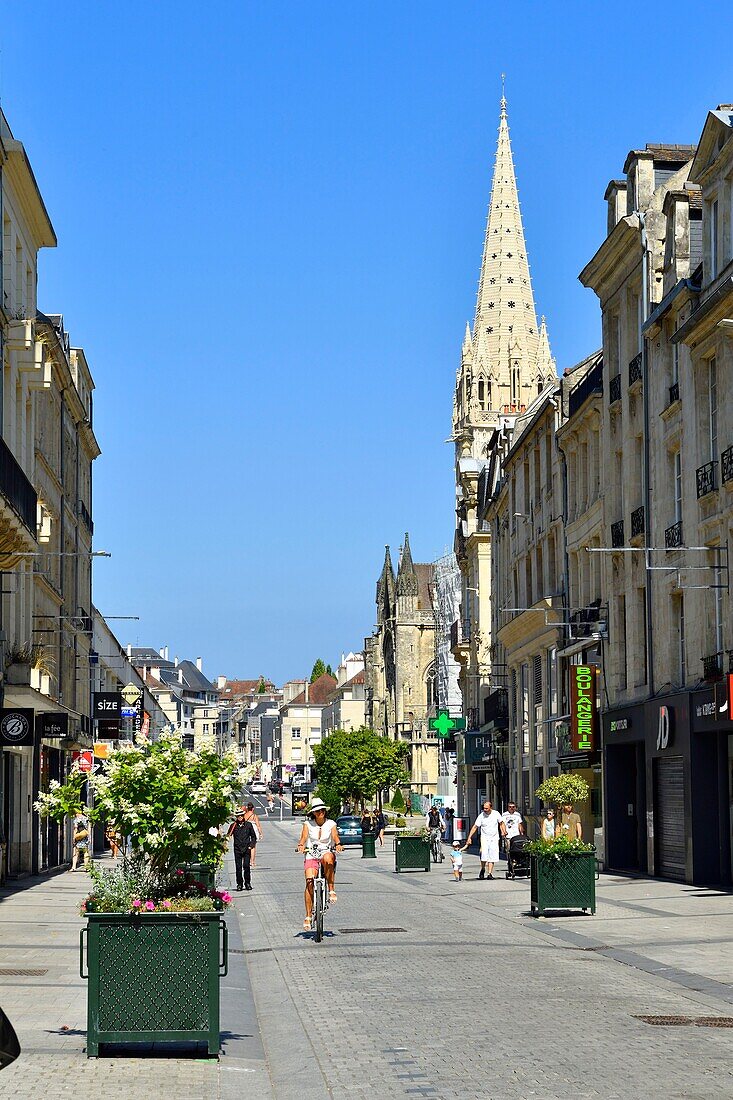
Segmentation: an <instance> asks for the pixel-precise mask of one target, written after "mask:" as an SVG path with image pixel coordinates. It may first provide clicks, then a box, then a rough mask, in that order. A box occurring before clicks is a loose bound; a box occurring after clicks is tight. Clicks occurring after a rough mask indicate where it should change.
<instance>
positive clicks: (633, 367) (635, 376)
mask: <svg viewBox="0 0 733 1100" xmlns="http://www.w3.org/2000/svg"><path fill="white" fill-rule="evenodd" d="M635 382H641V352H639V354H638V355H635V356H634V358H633V359H632V360H631V362H630V363H629V385H630V386H633V385H634V383H635Z"/></svg>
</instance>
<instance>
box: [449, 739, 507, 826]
mask: <svg viewBox="0 0 733 1100" xmlns="http://www.w3.org/2000/svg"><path fill="white" fill-rule="evenodd" d="M456 763H457V773H458V778H459V781H460V791H461V795H462V797H461V798H460V800H459V810H460V813H461V814H465V815H466V816H468V817H471V818H472V819H473V817H475V816H476V815H477V814H478V813H479V812H480V810H481V807H482V805H483V803H484V801H485V800H486V799H487V798H489V799H491V801H492V803H493V804H494V808H495V809H498V810H503V809H506V804H507V801H508V798H509V789H508V786H509V764H508V760H507V744H506V734H505V733H504V732H503V731H502V730H496V729H493V730H491V731H489V732H483V731H480V730H468V731H467V732H466V733H465V734H458V735H457V737H456Z"/></svg>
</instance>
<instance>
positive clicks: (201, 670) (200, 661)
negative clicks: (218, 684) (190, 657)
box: [196, 657, 204, 672]
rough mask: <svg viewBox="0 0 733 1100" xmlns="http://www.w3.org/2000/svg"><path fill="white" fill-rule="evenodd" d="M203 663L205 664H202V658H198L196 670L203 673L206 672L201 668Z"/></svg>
mask: <svg viewBox="0 0 733 1100" xmlns="http://www.w3.org/2000/svg"><path fill="white" fill-rule="evenodd" d="M202 663H203V662H202V658H201V657H197V658H196V668H197V669H198V670H199V672H203V671H204V670H203V668H202V667H201V666H202Z"/></svg>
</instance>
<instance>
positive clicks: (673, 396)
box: [669, 382, 680, 405]
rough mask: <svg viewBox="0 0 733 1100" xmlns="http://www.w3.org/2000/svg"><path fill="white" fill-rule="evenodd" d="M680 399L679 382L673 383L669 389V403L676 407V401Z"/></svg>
mask: <svg viewBox="0 0 733 1100" xmlns="http://www.w3.org/2000/svg"><path fill="white" fill-rule="evenodd" d="M679 399H680V384H679V382H673V383H672V385H671V386H670V387H669V403H670V405H674V403H675V401H679Z"/></svg>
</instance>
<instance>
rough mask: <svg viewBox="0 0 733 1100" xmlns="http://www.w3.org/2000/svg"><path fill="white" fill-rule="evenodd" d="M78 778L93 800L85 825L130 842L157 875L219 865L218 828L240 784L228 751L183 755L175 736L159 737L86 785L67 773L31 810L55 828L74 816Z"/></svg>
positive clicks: (127, 752)
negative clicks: (185, 866)
mask: <svg viewBox="0 0 733 1100" xmlns="http://www.w3.org/2000/svg"><path fill="white" fill-rule="evenodd" d="M85 778H88V781H89V784H90V786H91V788H92V790H93V793H94V805H93V806H92V807H91V808H89V810H88V811H87V812H88V816H89V817H90V818H91V820H92V821H99V820H104V821H106V822H107V823H108V824H109V825H111V826H112V827H113V828H114V829H115V831H116V832H117V833H118V834H119V835H120V836H129V837H131V838H132V845H133V848H134V850H135V851H136V852H138V853H140V854H142V855H143V856H145V858H146V861H147V863H148V865H149V867H150V869H151V870H152V871H154V872H158V873H160V874H163V875H165V874H166V873H167V872H168V871H169V869H170V868H172V867H173V866H174V865H175V864H176V863H186V862H191V861H193V860H195V861H198V862H201V863H205V864H208V865H209V866H211V867H217V866H219V865H220V864H221V861H222V859H223V855H224V852H225V850H226V846H227V842H226V839H225V838H223V837H221V836H220V835H219V827H220V826H221V825H222V824H223V823H224V822H225V821H226V820H227V819H228V818H229V816H230V813H231V804H232V798H233V796H234V795H235V794H236V793H238V792H239V790H240V789H241V785H242V782H243V781H246V776H245V777H244V779H243V777H242V775H241V773H240V770H239V767H238V761H237V756H236V750H234V751H230V752H228V753H225V754H224V755H223V756H219V755H218V754H217V752H216V748H215V745H214V742H213V740H211V741H210V742H208V743H204V744H202V745H201V746H200V747H199V749H198V750H197V751H196V752H191V751H190V750H188V749H184V748H183V747H182V745H181V739H180V735H178V734H174V733H168V734H162V735H161V737H160V739H159V740H158V741H148V740H147V739H146V738H141V739H139V740H138V741H137V743H136V744H135V745H132V746H130V747H128V748H121V749H118V750H117V751H116V752H114V753H113V754H112V755H111V756H110V757H109V759H108V760H107V761H106V762H105V765H104V766H103V767H99V766H98V767H97V769H95V771H94V772H92V773H90V774H89V776H88V777H85V776H84V775H82V774H81V773H79V772H78V771H77V770H73V771H72V772H71V774H70V776H69V778H68V779H67V781H66V782H65V783H64V784H63V785H60V784H58V783H56V784H55V785H54V784H52V785H51V786H50V788H49V790H48V791H47V792H44V793H42V794H41V795H40V796H39V799H38V802H37V803H36V809H37V810H38V812H39V814H40V815H41V817H51V818H53V819H54V820H56V821H59V822H61V821H63V819H64V818H65V817H66V816H67V815H69V814H72V813H76V812H78V809H79V807H80V805H81V789H82V784H83V782H84V779H85Z"/></svg>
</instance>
